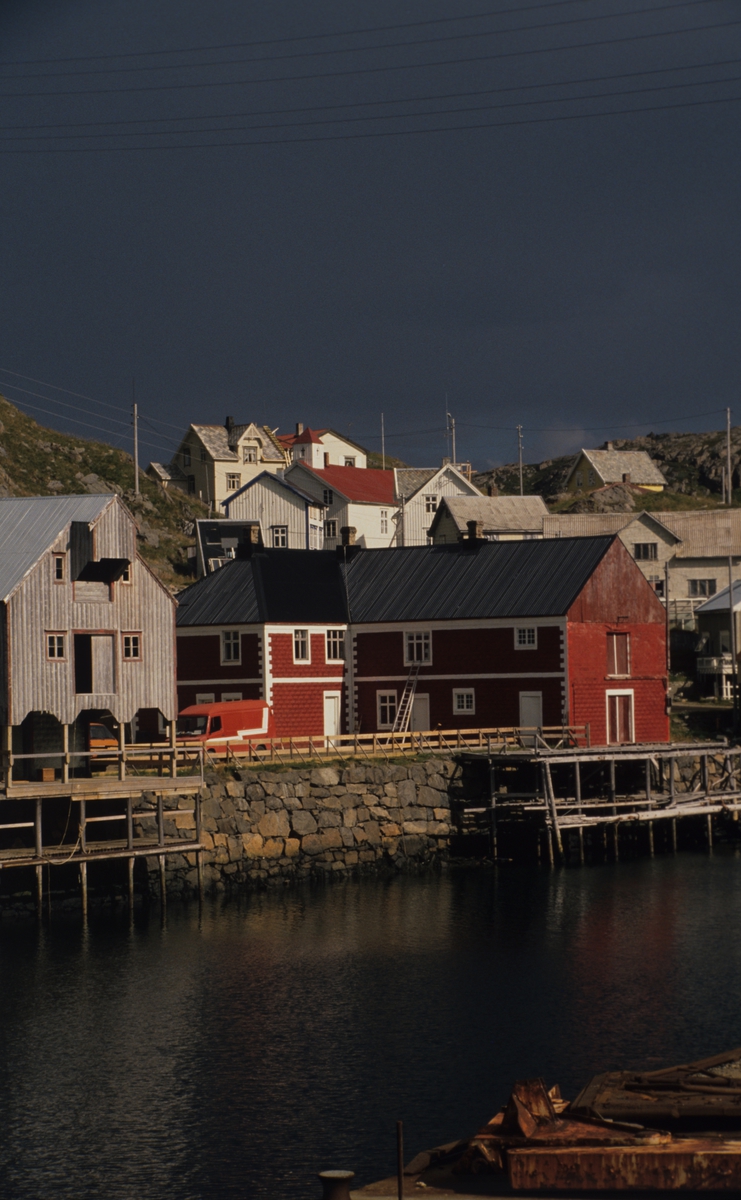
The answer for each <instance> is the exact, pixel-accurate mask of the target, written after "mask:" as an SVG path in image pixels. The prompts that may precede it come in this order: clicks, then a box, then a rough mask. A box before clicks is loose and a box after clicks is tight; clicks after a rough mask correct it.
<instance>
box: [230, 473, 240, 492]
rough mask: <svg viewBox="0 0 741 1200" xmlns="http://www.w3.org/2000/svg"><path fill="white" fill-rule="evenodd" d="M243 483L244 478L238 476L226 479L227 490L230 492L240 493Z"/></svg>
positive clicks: (231, 475)
mask: <svg viewBox="0 0 741 1200" xmlns="http://www.w3.org/2000/svg"><path fill="white" fill-rule="evenodd" d="M241 482H242V476H241V475H238V474H236V473H235V474H229V475H227V477H226V490H227V491H228V492H237V491H239V485H240V483H241Z"/></svg>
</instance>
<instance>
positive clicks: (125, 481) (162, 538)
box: [0, 397, 208, 591]
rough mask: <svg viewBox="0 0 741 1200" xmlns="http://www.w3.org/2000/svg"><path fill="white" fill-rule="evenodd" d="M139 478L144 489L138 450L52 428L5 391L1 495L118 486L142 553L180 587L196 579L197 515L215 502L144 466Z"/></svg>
mask: <svg viewBox="0 0 741 1200" xmlns="http://www.w3.org/2000/svg"><path fill="white" fill-rule="evenodd" d="M139 478H140V487H141V493H140V495H139V496H137V495H136V494H135V492H134V463H133V460H132V458H131V455H130V454H127V453H126V452H125V451H124V450H118V449H115V448H114V447H112V446H108V445H106V444H105V442H92V441H87V440H85V439H84V438H77V437H71V436H70V435H69V434H66V433H57V431H56V430H53V429H45V428H44V426H43V425H38V424H37V423H36V421H34V420H33V418H31V417H27V416H26V415H25V413H22V412H20V411H19V410H18V409H17V408H16V407H15V405H13V404H11V403H10V402H9V401H8V400H5V399H4V398H3V397H0V496H51V495H55V496H59V495H78V494H80V493H83V492H89V493H91V494H100V493H102V492H116V493H117V494H118V495H119V496H121V498H122V499H123V500H124V502H125V504H126V505H127V507H128V508H129V509H130V510H131V512H132V513H133V514H134V517H135V518H136V522H137V527H138V530H139V552H140V554H141V555H142V558H144V559H146V560H147V562H148V563H149V564H150V566H151V567H152V568H153V569H154V570H155V571H156V572H157V574H158V575H159V577H160V579H161V580H162V581H163V583H165V584H166V585H167V586H168V587H169V588H170V589H171V590H173V591H177V590H179V589H180V588H182V587H183V585H184V584H185V583H187V581H188V576H187V546H188V545H192V542H193V537H192V534H193V521H194V520H195V519H196V517H205V516H207V515H208V510H207V508H206V506H205V505H204V504H201V503H200V501H198V500H196V499H195V498H194V497H192V496H186V495H185V493H184V492H182V491H179V490H178V489H177V488H173V489H171V490H168V491H167V492H165V491H163V489H162V488H161V487H159V485H158V484H156V483H153V482H152V481H151V480H150V479H148V478H147V477H146V476H145V475H144V474H143V473H140V476H139Z"/></svg>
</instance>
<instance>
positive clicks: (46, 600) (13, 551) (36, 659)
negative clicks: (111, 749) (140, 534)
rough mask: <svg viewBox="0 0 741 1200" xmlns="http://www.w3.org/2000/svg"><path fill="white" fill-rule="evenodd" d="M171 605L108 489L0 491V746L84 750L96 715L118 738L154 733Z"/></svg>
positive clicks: (165, 706)
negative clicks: (120, 732) (8, 495)
mask: <svg viewBox="0 0 741 1200" xmlns="http://www.w3.org/2000/svg"><path fill="white" fill-rule="evenodd" d="M175 607H176V605H175V600H174V599H173V597H172V596H171V595H170V594H169V592H168V591H167V590H166V588H165V587H164V586H163V585H162V584H161V583H160V582H159V580H158V579H157V578H156V576H155V575H154V574H153V573H152V571H151V570H150V569H149V567H148V566H147V565H146V563H145V562H144V561H143V560H142V559H140V558H139V556H138V555H137V551H136V526H135V524H134V519H133V517H132V516H131V514H130V513H129V512H128V510H127V509H126V508H125V507H124V505H123V504H122V503H121V501H120V500H119V499H118V497H117V496H112V495H110V494H108V495H105V496H34V497H31V498H22V499H18V498H12V499H0V725H2V726H3V728H4V743H3V747H4V748H5V749H8V748H12V750H13V752H14V753H15V754H33V753H38V754H41V753H44V752H49V753H52V752H55V751H57V750H58V751H60V753H61V752H62V750H63V748H64V747H65V746H66V747H68V748H69V750H70V751H71V750H75V749H77V750H81V749H84V748H85V746H86V739H85V731H86V728H87V726H88V724H89V722H90V721H91V720H93V719H100V718H103V719H104V720H106V719H107V720H108V721H109V722H115V723H116V724H117V725H118V726H119V727H120V726H121V725H123V726H125V736H126V740H127V742H130V741H135V740H137V738H143V739H144V740H149V739H150V738H152V737H157V736H159V735H163V734H164V732H165V723H166V722H171V721H174V719H175V717H176V715H177V707H176V694H175V687H174V680H175ZM60 761H61V760H57V762H56V766H57V767H58V766H59V762H60ZM43 765H45V766H46V765H49V764H48V763H47V761H46V760H44V764H43ZM29 769H30V768H29ZM14 773H15V774H16V777H17V778H21V777H22V774H23V771H22V766H21V763H18V764H17V765H16V767H14ZM32 777H33V776H32V775H26V778H32Z"/></svg>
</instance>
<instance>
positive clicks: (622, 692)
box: [605, 688, 636, 746]
mask: <svg viewBox="0 0 741 1200" xmlns="http://www.w3.org/2000/svg"><path fill="white" fill-rule="evenodd" d="M610 696H630V697H631V700H632V704H631V706H630V741H629V742H626V743H620V742H608V745H610V746H619V745H621V744H624V745H628V746H634V745H635V740H636V696H635V688H609V689H608V690H607V691H606V692H605V740H607V738H609V736H610Z"/></svg>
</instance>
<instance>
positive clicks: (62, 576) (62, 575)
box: [54, 554, 67, 583]
mask: <svg viewBox="0 0 741 1200" xmlns="http://www.w3.org/2000/svg"><path fill="white" fill-rule="evenodd" d="M60 564H61V572H60ZM54 582H55V583H66V582H67V555H66V554H55V555H54Z"/></svg>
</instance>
